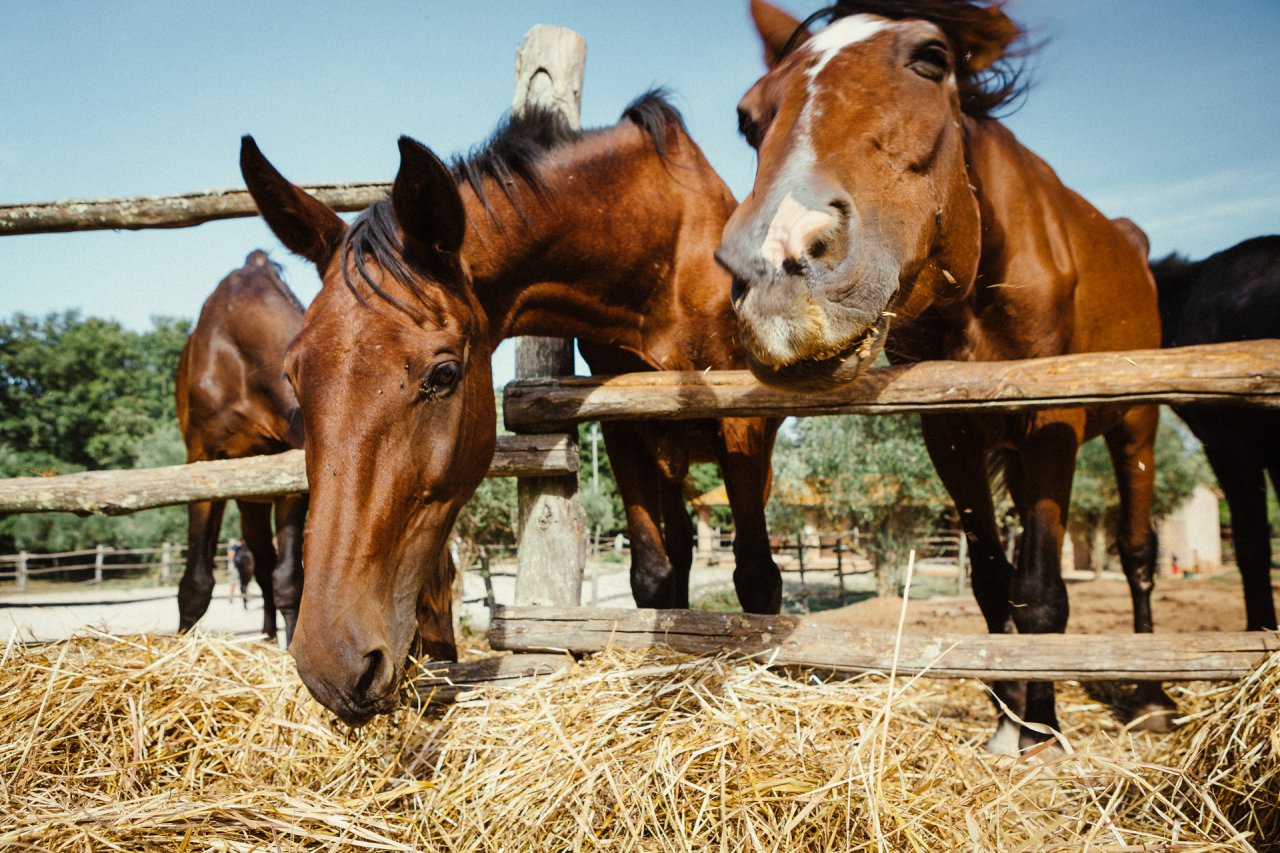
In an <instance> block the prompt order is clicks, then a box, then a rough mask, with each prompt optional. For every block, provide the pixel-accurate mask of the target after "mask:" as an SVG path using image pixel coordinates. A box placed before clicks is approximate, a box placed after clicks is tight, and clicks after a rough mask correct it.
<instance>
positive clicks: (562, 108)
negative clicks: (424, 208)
mask: <svg viewBox="0 0 1280 853" xmlns="http://www.w3.org/2000/svg"><path fill="white" fill-rule="evenodd" d="M586 53H587V43H586V42H585V41H584V40H583V38H582V36H580V35H578V34H577V33H575V32H574V31H573V30H569V29H565V28H563V27H551V26H547V25H545V24H539V25H537V26H535V27H533V28H532V29H531V30H529V32H528V33H527V34H526V35H525V37H524V42H523V43H521V45H520V47H519V49H518V50H517V51H516V66H515V77H516V82H515V94H514V96H513V98H512V102H511V111H512V112H513V113H515V114H519V113H520V112H521V111H522V110H524V109H527V108H528V107H531V106H535V105H536V106H541V107H546V108H548V109H552V110H558V111H559V112H560V113H562V114H563V115H564V117H565V119H566V120H567V121H568V122H569V124H570V126H571V127H575V128H576V127H578V126H579V119H578V109H579V104H580V103H581V99H582V77H583V69H584V66H585V63H586ZM572 374H573V341H572V340H570V339H563V338H545V337H522V338H517V339H516V376H517V377H518V378H520V379H532V378H535V377H557V376H567V375H572ZM561 438H563V440H564V441H566V442H568V443H570V444H571V445H572V446H573V447H574V452H575V453H576V452H577V446H578V444H577V430H576V429H575V430H574V431H573V433H572V434H566V435H563V436H561ZM517 500H518V502H519V518H520V523H519V526H518V528H517V538H518V540H519V541H518V545H519V548H518V550H517V556H516V589H515V597H516V602H517V603H519V604H527V605H540V604H558V605H576V604H577V603H578V602H579V601H581V599H582V574H583V570H584V569H585V567H586V562H587V551H586V529H587V521H586V513H585V511H584V510H583V508H582V500H581V497H580V496H579V494H578V478H577V477H576V476H573V477H538V478H534V479H521V480H520V482H519V484H518V486H517Z"/></svg>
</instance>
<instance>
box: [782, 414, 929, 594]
mask: <svg viewBox="0 0 1280 853" xmlns="http://www.w3.org/2000/svg"><path fill="white" fill-rule="evenodd" d="M773 463H774V483H775V485H774V494H773V498H772V499H771V500H770V502H769V522H770V527H771V528H772V529H773V530H774V532H784V531H796V530H799V529H800V528H801V527H802V525H803V516H804V513H805V511H806V509H808V510H809V511H810V512H813V511H815V510H816V511H817V513H818V514H819V516H820V517H821V519H822V521H823V523H824V524H827V525H830V526H831V527H835V528H843V527H848V526H853V525H856V526H857V527H859V528H860V530H861V531H862V532H864V533H866V534H869V537H870V539H869V541H870V546H869V550H870V552H871V557H872V559H873V561H874V562H875V563H876V565H877V571H878V572H879V577H880V579H881V585H882V587H885V588H889V587H896V585H897V578H896V576H895V573H896V571H897V570H898V568H899V567H900V566H901V565H902V564H903V563H904V562H905V557H906V554H907V551H908V549H909V548H910V545H911V542H912V541H913V540H914V539H915V538H916V537H917V536H918V535H920V534H921V533H927V532H928V531H929V530H931V529H932V528H933V527H934V526H935V525H936V524H937V523H938V521H940V520H941V519H942V518H943V517H944V515H945V513H946V512H947V510H948V508H949V507H950V501H949V499H948V497H947V494H946V492H945V490H944V489H943V488H942V483H941V481H939V480H938V477H937V475H936V474H935V473H934V470H933V464H932V462H931V461H930V459H929V454H928V452H927V451H926V450H925V447H924V440H923V439H922V438H921V437H920V421H919V418H918V417H915V416H909V415H903V416H899V415H878V416H875V417H858V416H843V417H823V418H803V419H799V420H797V421H795V422H794V423H793V424H791V425H789V426H788V427H787V428H785V429H784V430H783V431H782V432H781V433H780V434H779V437H778V444H777V447H776V448H775V450H774V457H773ZM815 499H816V500H817V501H820V504H819V505H818V506H816V507H807V506H806V504H812V503H813V502H814V501H815Z"/></svg>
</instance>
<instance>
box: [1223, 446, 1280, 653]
mask: <svg viewBox="0 0 1280 853" xmlns="http://www.w3.org/2000/svg"><path fill="white" fill-rule="evenodd" d="M1224 438H1225V436H1224ZM1204 452H1205V456H1207V457H1208V458H1209V465H1210V466H1212V468H1213V473H1214V474H1216V475H1217V477H1218V485H1219V487H1221V489H1222V494H1223V496H1224V497H1226V499H1227V508H1228V509H1230V511H1231V542H1232V544H1233V545H1235V549H1236V565H1237V566H1239V567H1240V578H1241V580H1242V581H1243V584H1244V609H1245V616H1246V619H1247V622H1246V630H1249V631H1261V630H1265V629H1271V630H1274V629H1275V627H1276V610H1275V600H1274V598H1273V597H1272V594H1271V527H1270V525H1269V524H1268V522H1267V481H1266V477H1265V475H1264V474H1263V468H1262V465H1261V464H1260V463H1259V461H1258V459H1257V458H1256V456H1255V454H1257V452H1258V449H1257V448H1256V447H1254V446H1252V445H1250V444H1247V443H1243V442H1240V441H1230V440H1224V441H1214V442H1205V445H1204ZM1276 473H1277V472H1274V471H1273V472H1272V480H1273V483H1274V480H1275V474H1276ZM1276 486H1277V488H1278V489H1280V483H1277V484H1276Z"/></svg>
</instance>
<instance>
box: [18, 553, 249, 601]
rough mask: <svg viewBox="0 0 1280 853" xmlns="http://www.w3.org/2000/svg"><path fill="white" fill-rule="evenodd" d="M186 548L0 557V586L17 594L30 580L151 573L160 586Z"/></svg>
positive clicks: (220, 559)
mask: <svg viewBox="0 0 1280 853" xmlns="http://www.w3.org/2000/svg"><path fill="white" fill-rule="evenodd" d="M186 551H187V549H186V547H185V546H182V545H175V544H173V543H172V542H165V543H164V544H163V545H161V546H160V547H158V548H121V549H115V548H111V547H109V546H106V545H98V546H96V547H94V548H89V549H82V550H79V551H57V552H40V553H29V552H27V551H21V552H19V553H17V554H2V555H0V583H5V582H9V581H12V582H13V583H14V584H15V585H16V588H17V590H18V591H19V592H21V591H22V590H25V589H26V588H27V583H28V581H30V580H31V579H32V578H41V577H53V576H60V577H62V578H65V577H66V576H68V575H73V576H74V575H89V573H90V572H92V575H89V576H88V577H83V578H81V580H83V581H85V582H88V583H102V582H103V581H104V580H106V579H107V578H108V576H109V575H111V574H113V573H131V574H135V575H136V574H138V573H147V574H152V575H153V576H154V577H155V579H156V580H157V581H158V582H160V583H165V582H167V581H169V580H170V579H171V578H172V577H174V576H176V574H177V573H178V572H177V569H178V568H179V567H181V566H182V565H183V563H184V561H185V560H186ZM226 563H227V558H226V545H225V544H223V545H221V546H220V547H219V548H218V550H217V551H216V552H215V554H214V567H215V569H225V568H226Z"/></svg>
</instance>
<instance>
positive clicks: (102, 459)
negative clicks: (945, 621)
mask: <svg viewBox="0 0 1280 853" xmlns="http://www.w3.org/2000/svg"><path fill="white" fill-rule="evenodd" d="M189 329H190V322H189V321H187V320H180V319H172V318H155V319H154V321H153V328H152V329H150V330H147V331H145V332H134V331H130V330H128V329H125V328H124V327H123V326H121V325H120V324H119V323H116V322H114V321H110V320H101V319H97V318H92V317H90V318H82V317H81V316H80V315H79V314H78V313H77V312H74V311H68V312H63V313H60V314H50V315H48V316H47V317H44V318H33V317H29V316H26V315H23V314H17V315H14V316H13V317H12V318H11V319H9V320H5V321H0V475H3V476H38V475H45V474H59V473H67V472H71V471H78V470H84V469H95V468H134V467H142V466H149V465H152V464H162V463H161V461H157V460H163V463H164V464H168V463H170V462H180V461H182V456H183V454H182V453H181V441H180V439H179V437H178V431H177V426H176V420H175V415H174V407H173V377H174V373H175V371H176V369H177V363H178V355H179V353H180V352H181V349H182V346H183V344H184V343H185V342H186V338H187V334H188V331H189ZM175 454H176V455H175ZM179 517H182V518H185V512H183V510H181V509H180V508H178V509H167V510H154V511H150V512H148V513H142V514H139V515H137V516H134V517H124V518H113V519H108V518H88V519H79V518H76V517H75V516H71V515H66V514H48V515H28V516H13V517H10V518H6V519H3V520H0V548H4V549H5V550H12V549H13V548H15V547H26V548H30V549H32V550H37V549H38V550H72V549H78V548H83V547H89V546H92V545H94V544H96V543H103V544H107V545H111V546H113V547H136V546H142V545H153V544H155V542H156V539H154V538H152V537H154V536H157V535H164V536H165V537H166V538H169V537H170V536H173V538H175V539H181V538H183V536H184V535H185V534H184V533H183V534H182V535H174V534H176V533H179V532H181V530H184V529H185V521H182V522H181V527H179V526H178V522H177V521H176V519H178V518H179Z"/></svg>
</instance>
